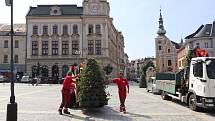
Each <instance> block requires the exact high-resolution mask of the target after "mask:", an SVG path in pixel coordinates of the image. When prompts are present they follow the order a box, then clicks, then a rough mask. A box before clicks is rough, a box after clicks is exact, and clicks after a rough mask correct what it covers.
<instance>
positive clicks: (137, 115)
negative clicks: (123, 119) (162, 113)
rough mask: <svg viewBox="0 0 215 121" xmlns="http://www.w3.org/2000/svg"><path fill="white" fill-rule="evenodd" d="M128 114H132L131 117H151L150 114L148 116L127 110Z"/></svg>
mask: <svg viewBox="0 0 215 121" xmlns="http://www.w3.org/2000/svg"><path fill="white" fill-rule="evenodd" d="M126 114H128V115H130V116H131V117H144V118H147V119H151V117H150V116H146V115H141V114H135V113H131V112H126Z"/></svg>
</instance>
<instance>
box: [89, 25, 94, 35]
mask: <svg viewBox="0 0 215 121" xmlns="http://www.w3.org/2000/svg"><path fill="white" fill-rule="evenodd" d="M88 33H89V34H92V33H93V25H89V26H88Z"/></svg>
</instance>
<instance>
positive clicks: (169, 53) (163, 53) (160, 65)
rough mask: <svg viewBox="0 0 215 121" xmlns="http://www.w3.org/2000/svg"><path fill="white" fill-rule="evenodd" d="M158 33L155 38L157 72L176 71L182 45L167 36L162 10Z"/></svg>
mask: <svg viewBox="0 0 215 121" xmlns="http://www.w3.org/2000/svg"><path fill="white" fill-rule="evenodd" d="M157 34H158V36H157V37H156V38H155V49H156V50H155V54H156V72H158V73H160V72H162V73H163V72H168V73H169V72H175V71H176V70H177V49H179V48H180V45H179V44H178V43H175V42H173V41H171V40H170V39H169V38H167V37H166V35H165V34H166V30H165V29H164V25H163V17H162V14H161V10H160V17H159V27H158V31H157Z"/></svg>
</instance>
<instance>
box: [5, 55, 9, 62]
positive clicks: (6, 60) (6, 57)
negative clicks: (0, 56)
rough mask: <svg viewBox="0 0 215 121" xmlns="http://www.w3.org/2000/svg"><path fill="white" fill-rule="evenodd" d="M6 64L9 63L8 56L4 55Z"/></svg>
mask: <svg viewBox="0 0 215 121" xmlns="http://www.w3.org/2000/svg"><path fill="white" fill-rule="evenodd" d="M4 63H8V56H7V55H4Z"/></svg>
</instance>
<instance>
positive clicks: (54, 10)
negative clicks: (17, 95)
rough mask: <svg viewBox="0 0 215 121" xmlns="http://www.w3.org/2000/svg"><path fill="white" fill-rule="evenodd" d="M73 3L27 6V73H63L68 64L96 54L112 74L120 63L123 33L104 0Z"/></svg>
mask: <svg viewBox="0 0 215 121" xmlns="http://www.w3.org/2000/svg"><path fill="white" fill-rule="evenodd" d="M82 4H83V7H78V6H77V5H38V6H37V7H30V10H29V12H28V13H27V16H26V24H27V62H26V63H27V73H28V74H29V75H32V76H35V68H36V67H37V66H38V65H40V66H42V67H43V68H44V69H45V70H44V72H43V74H44V75H43V76H46V77H48V76H49V77H63V76H64V75H65V73H66V72H67V70H68V68H69V66H70V65H72V64H74V63H80V62H84V61H85V60H86V59H87V58H96V59H97V60H99V61H100V62H101V64H102V65H103V66H107V65H108V64H110V65H111V66H112V67H113V72H112V75H113V76H116V75H117V74H118V73H119V70H120V69H123V68H124V67H123V66H124V64H122V62H123V60H124V37H123V35H122V33H121V32H119V31H118V30H117V29H116V28H115V26H114V25H113V22H112V21H113V18H111V17H110V14H109V12H110V6H109V2H107V0H84V1H83V3H82Z"/></svg>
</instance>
